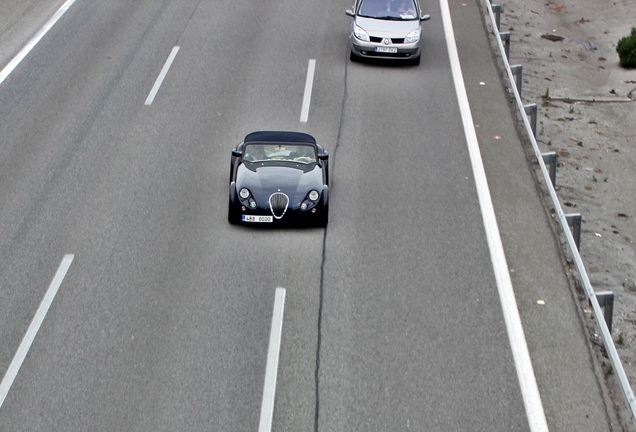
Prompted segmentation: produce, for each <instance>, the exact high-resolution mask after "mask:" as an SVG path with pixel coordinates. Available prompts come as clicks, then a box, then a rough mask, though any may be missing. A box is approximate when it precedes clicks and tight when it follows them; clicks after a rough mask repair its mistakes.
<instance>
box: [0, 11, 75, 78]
mask: <svg viewBox="0 0 636 432" xmlns="http://www.w3.org/2000/svg"><path fill="white" fill-rule="evenodd" d="M73 3H75V0H67V1H66V2H65V3H64V4H63V5H62V6H61V7H60V8H59V9H58V10H57V12H55V14H54V15H53V16H52V17H51V18H50V19H49V20H48V21H47V22H46V24H44V27H42V28H41V29H40V30H39V31H38V32H37V33H36V34H35V36H33V38H31V40H30V41H29V42H27V44H26V45H25V46H24V47H22V49H21V50H20V51H19V52H18V54H16V56H15V57H13V59H12V60H11V61H10V62H9V63H8V64H7V65H6V66H5V67H4V68H3V69H2V71H0V84H2V82H3V81H4V80H5V79H7V77H8V76H9V75H11V72H13V70H14V69H15V68H16V67H17V66H18V65H19V64H20V62H22V60H24V58H25V57H26V56H27V55H28V54H29V52H31V50H32V49H33V47H35V46H36V45H37V44H38V42H40V40H41V39H42V38H43V37H44V35H45V34H47V33H48V31H49V30H51V28H52V27H53V26H54V25H55V23H57V22H58V20H59V19H60V18H61V17H62V15H64V14H65V13H66V11H67V10H68V9H69V8H70V7H71V6H72V5H73Z"/></svg>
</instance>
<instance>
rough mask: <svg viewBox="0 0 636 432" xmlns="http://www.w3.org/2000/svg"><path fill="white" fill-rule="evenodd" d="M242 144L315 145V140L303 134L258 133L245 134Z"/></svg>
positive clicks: (282, 132)
mask: <svg viewBox="0 0 636 432" xmlns="http://www.w3.org/2000/svg"><path fill="white" fill-rule="evenodd" d="M243 142H245V143H248V142H285V143H292V142H297V143H305V144H316V139H315V138H314V137H312V136H311V135H309V134H306V133H303V132H288V131H258V132H252V133H250V134H247V136H245V140H244V141H243Z"/></svg>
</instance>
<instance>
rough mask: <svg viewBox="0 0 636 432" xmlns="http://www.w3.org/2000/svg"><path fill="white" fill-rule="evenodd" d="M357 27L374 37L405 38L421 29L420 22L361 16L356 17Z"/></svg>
mask: <svg viewBox="0 0 636 432" xmlns="http://www.w3.org/2000/svg"><path fill="white" fill-rule="evenodd" d="M356 25H358V26H360V27H362V28H363V29H364V31H366V32H367V33H369V35H372V36H377V37H388V38H403V37H405V36H406V35H408V34H409V33H411V32H412V31H413V30H418V29H419V28H420V20H417V19H416V20H409V21H406V20H403V21H397V20H396V21H392V20H381V19H375V18H365V17H361V16H359V17H356Z"/></svg>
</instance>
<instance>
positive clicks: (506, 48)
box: [499, 32, 510, 60]
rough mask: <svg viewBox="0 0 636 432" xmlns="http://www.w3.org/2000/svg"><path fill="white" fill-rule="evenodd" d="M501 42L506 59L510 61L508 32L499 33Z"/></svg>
mask: <svg viewBox="0 0 636 432" xmlns="http://www.w3.org/2000/svg"><path fill="white" fill-rule="evenodd" d="M499 37H501V42H502V43H503V46H504V52H505V53H506V59H508V60H510V32H503V33H499Z"/></svg>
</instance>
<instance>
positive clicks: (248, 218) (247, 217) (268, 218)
mask: <svg viewBox="0 0 636 432" xmlns="http://www.w3.org/2000/svg"><path fill="white" fill-rule="evenodd" d="M242 220H243V222H273V221H274V217H273V216H252V215H243V219H242Z"/></svg>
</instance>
